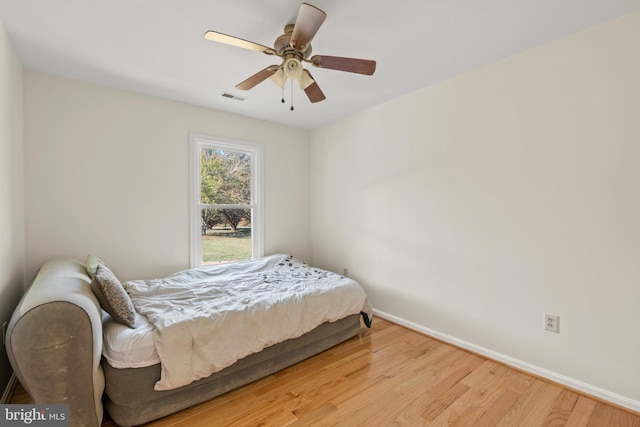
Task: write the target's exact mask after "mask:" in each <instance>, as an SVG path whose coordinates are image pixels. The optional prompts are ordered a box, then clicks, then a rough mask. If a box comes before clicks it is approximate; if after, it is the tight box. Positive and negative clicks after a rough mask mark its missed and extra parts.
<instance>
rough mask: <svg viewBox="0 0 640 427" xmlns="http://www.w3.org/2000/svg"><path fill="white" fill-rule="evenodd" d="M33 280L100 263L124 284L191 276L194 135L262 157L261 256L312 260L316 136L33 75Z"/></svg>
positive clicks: (28, 148)
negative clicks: (56, 268) (59, 265)
mask: <svg viewBox="0 0 640 427" xmlns="http://www.w3.org/2000/svg"><path fill="white" fill-rule="evenodd" d="M25 116H26V118H27V120H26V127H25V173H26V179H25V187H26V196H25V200H26V201H25V204H26V230H27V231H26V245H27V277H28V278H30V277H32V276H33V274H35V272H36V270H37V268H38V267H39V266H40V265H41V264H42V263H44V262H46V261H47V260H48V259H50V258H52V257H58V256H70V257H77V258H82V259H84V257H85V256H86V254H87V253H89V252H91V253H95V254H96V255H98V256H99V257H100V258H102V259H103V260H104V261H105V262H106V263H107V264H109V265H110V266H112V267H113V270H114V272H115V273H116V274H117V275H118V276H119V277H120V278H121V279H122V280H128V279H133V278H151V277H158V276H163V275H165V274H168V273H171V272H174V271H176V270H179V269H183V268H188V267H189V157H188V156H189V133H190V132H193V133H199V134H205V135H211V136H217V137H222V138H227V139H235V140H241V141H247V142H253V143H260V144H263V146H264V165H265V167H264V169H265V171H266V172H265V182H264V188H265V195H264V196H265V197H264V198H265V200H266V203H265V214H264V218H265V224H266V226H265V230H266V231H265V241H264V243H265V244H264V246H265V253H266V254H271V253H274V252H286V253H291V254H293V255H295V256H297V257H299V258H301V259H303V260H307V259H308V257H309V256H310V253H309V238H308V235H309V227H308V217H309V215H308V191H307V190H308V172H307V168H308V132H307V131H303V130H300V129H295V128H290V127H286V126H282V125H276V124H271V123H267V122H264V121H258V120H253V119H248V118H243V117H240V116H237V115H232V114H225V113H222V112H216V111H213V110H209V109H205V108H199V107H195V106H190V105H186V104H181V103H177V102H173V101H167V100H162V99H159V98H153V97H148V96H143V95H139V94H135V93H130V92H124V91H120V90H115V89H110V88H106V87H101V86H95V85H91V84H87V83H83V82H79V81H75V80H69V79H65V78H61V77H54V76H52V75H47V74H42V73H39V72H33V71H27V72H26V73H25Z"/></svg>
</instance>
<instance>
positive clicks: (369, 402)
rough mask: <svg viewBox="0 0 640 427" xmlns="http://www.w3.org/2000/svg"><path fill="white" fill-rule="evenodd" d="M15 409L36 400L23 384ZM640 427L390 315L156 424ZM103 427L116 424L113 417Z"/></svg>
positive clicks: (626, 415) (624, 415)
mask: <svg viewBox="0 0 640 427" xmlns="http://www.w3.org/2000/svg"><path fill="white" fill-rule="evenodd" d="M11 402H12V403H26V402H28V395H27V394H26V392H24V389H22V388H21V387H18V389H17V390H16V393H15V394H14V396H13V399H12V401H11ZM258 425H260V426H275V427H280V426H296V427H300V426H314V427H319V426H320V427H321V426H331V427H333V426H348V427H351V426H357V425H372V426H393V425H408V426H442V427H453V426H455V427H482V426H487V427H495V426H501V425H502V426H509V427H511V426H518V425H521V426H526V427H530V426H531V427H537V426H541V427H555V426H567V427H587V426H597V427H608V426H617V427H640V416H639V415H638V414H633V413H631V412H628V411H624V410H622V409H619V408H615V407H613V406H610V405H607V404H605V403H603V402H600V401H597V400H595V399H593V398H591V397H589V396H584V395H581V394H579V393H577V392H575V391H572V390H568V389H565V388H563V387H561V386H560V385H557V384H553V383H550V382H548V381H545V380H543V379H540V378H537V377H534V376H532V375H528V374H526V373H523V372H520V371H517V370H515V369H512V368H510V367H508V366H505V365H503V364H501V363H499V362H496V361H492V360H487V359H485V358H482V357H480V356H478V355H475V354H472V353H469V352H468V351H465V350H462V349H459V348H456V347H454V346H451V345H449V344H446V343H443V342H441V341H439V340H437V339H434V338H431V337H427V336H425V335H422V334H420V333H418V332H415V331H412V330H409V329H406V328H404V327H402V326H399V325H396V324H394V323H391V322H388V321H386V320H383V319H375V321H374V323H373V327H372V328H371V329H370V330H368V329H364V328H363V330H362V332H361V334H360V335H359V336H357V337H354V338H352V339H350V340H348V341H346V342H344V343H342V344H340V345H338V346H336V347H333V348H331V349H329V350H327V351H325V352H323V353H321V354H319V355H317V356H314V357H312V358H309V359H307V360H305V361H302V362H300V363H298V364H296V365H294V366H292V367H290V368H287V369H285V370H282V371H280V372H277V373H275V374H273V375H270V376H268V377H266V378H263V379H261V380H258V381H256V382H253V383H251V384H249V385H247V386H245V387H242V388H240V389H238V390H234V391H231V392H229V393H226V394H224V395H222V396H219V397H217V398H215V399H212V400H210V401H208V402H204V403H201V404H199V405H196V406H193V407H191V408H188V409H185V410H183V411H181V412H178V413H176V414H173V415H170V416H168V417H165V418H163V419H160V420H157V421H154V422H151V423H149V424H147V426H151V427H183V426H187V427H194V426H195V427H200V426H202V427H205V426H207V427H208V426H225V427H226V426H258ZM103 427H117V426H116V425H115V423H113V422H112V421H110V420H109V418H108V416H107V417H105V421H104V423H103Z"/></svg>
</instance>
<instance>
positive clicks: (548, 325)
mask: <svg viewBox="0 0 640 427" xmlns="http://www.w3.org/2000/svg"><path fill="white" fill-rule="evenodd" d="M544 329H545V331H550V332H555V333H556V334H557V333H559V332H560V316H558V315H556V314H549V313H545V314H544Z"/></svg>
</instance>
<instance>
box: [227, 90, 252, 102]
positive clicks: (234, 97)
mask: <svg viewBox="0 0 640 427" xmlns="http://www.w3.org/2000/svg"><path fill="white" fill-rule="evenodd" d="M222 97H223V98H229V99H234V100H236V101H244V100H245V99H247V98H243V97H241V96H236V95H234V94H232V93H228V92H222Z"/></svg>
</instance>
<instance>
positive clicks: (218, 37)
mask: <svg viewBox="0 0 640 427" xmlns="http://www.w3.org/2000/svg"><path fill="white" fill-rule="evenodd" d="M204 38H205V39H207V40H212V41H214V42H220V43H225V44H230V45H232V46H237V47H241V48H244V49H250V50H255V51H256V52H263V53H267V54H269V55H274V54H275V52H274V50H273V49H272V48H270V47H267V46H263V45H261V44H258V43H254V42H250V41H248V40H244V39H241V38H238V37H233V36H229V35H227V34H222V33H219V32H217V31H207V32H206V33H204Z"/></svg>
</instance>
